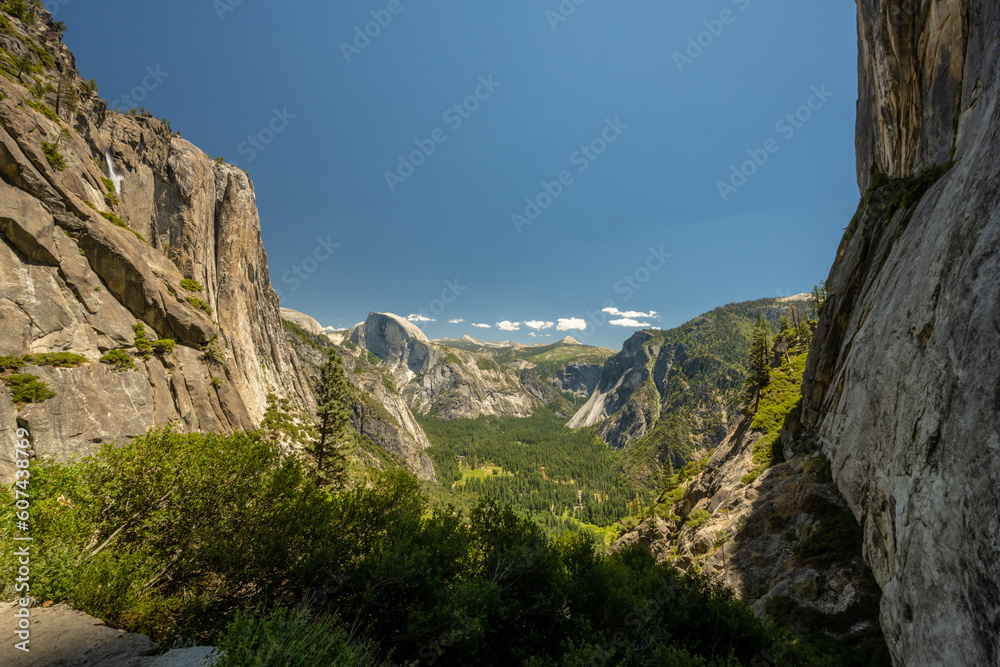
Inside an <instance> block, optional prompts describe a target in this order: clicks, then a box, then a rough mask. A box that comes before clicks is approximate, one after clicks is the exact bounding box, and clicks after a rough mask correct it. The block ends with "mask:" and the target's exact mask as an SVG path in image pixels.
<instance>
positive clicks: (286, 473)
mask: <svg viewBox="0 0 1000 667" xmlns="http://www.w3.org/2000/svg"><path fill="white" fill-rule="evenodd" d="M31 481H32V488H33V489H34V491H33V493H34V496H33V498H35V500H33V510H34V512H33V515H32V516H33V518H35V517H37V518H35V519H34V520H35V523H34V525H33V526H32V537H33V538H34V542H33V543H32V546H33V547H34V548H35V549H34V550H33V551H32V556H33V557H32V590H31V593H32V595H33V596H35V597H36V598H38V599H46V600H53V601H56V602H60V601H67V602H70V603H72V604H73V605H74V606H75V608H77V609H79V610H81V611H84V612H87V613H89V614H91V615H94V616H97V617H100V618H102V619H104V620H106V621H108V622H111V623H115V624H118V625H121V626H123V627H124V628H125V629H126V630H129V631H137V632H145V633H148V634H150V635H151V636H153V638H154V639H156V640H158V641H162V642H163V643H164V644H165V645H167V646H169V645H170V643H171V642H172V641H174V640H179V639H183V640H193V641H197V642H199V643H204V644H214V643H216V642H217V645H218V646H220V648H222V649H223V650H225V651H226V652H227V654H229V653H231V656H230V658H228V659H230V660H231V662H228V663H222V664H240V665H244V664H249V665H256V664H260V665H265V664H268V665H271V664H293V665H297V664H300V663H299V662H295V660H298V659H300V658H301V660H302V661H303V662H302V664H345V663H346V664H354V663H352V662H351V661H352V660H355V659H358V660H367V661H369V662H370V661H372V660H377V659H383V660H384V659H387V658H388V657H390V656H391V657H392V659H393V660H394V661H396V662H400V663H406V664H413V663H414V661H434V662H437V663H439V664H441V665H481V664H498V665H520V664H534V665H556V664H563V665H568V664H585V663H584V662H582V661H584V660H586V659H589V658H590V657H594V656H602V657H604V658H607V660H606V664H616V665H629V666H631V665H636V666H638V665H650V664H680V665H684V664H689V665H735V664H750V662H751V660H753V659H754V658H755V656H759V655H761V654H762V653H764V652H765V651H772V652H779V653H783V654H784V655H785V656H786V657H787V658H788V663H789V664H796V665H807V664H816V663H815V662H812V661H811V658H810V656H809V655H808V653H806V652H805V650H804V649H803V648H802V647H800V646H797V645H796V644H795V643H793V642H791V641H790V640H789V639H788V638H787V637H786V636H785V635H782V634H780V633H779V631H777V630H776V629H775V628H774V627H772V626H768V625H767V624H765V623H764V622H763V621H761V620H760V619H758V618H757V617H755V616H754V614H753V612H752V611H751V610H750V608H749V607H747V606H746V605H745V604H744V603H742V602H741V601H739V600H738V599H737V598H736V596H735V594H734V593H733V592H732V591H731V590H729V589H727V588H725V587H724V586H723V585H722V584H720V583H717V582H713V581H712V580H710V579H708V578H707V577H702V576H700V575H686V574H683V573H681V572H679V571H678V570H677V569H675V568H674V567H672V566H671V565H669V564H666V563H657V562H656V561H655V559H654V558H653V557H652V556H651V555H650V554H649V553H648V552H647V551H645V550H644V549H642V548H641V547H640V546H638V545H632V546H630V547H626V548H624V549H621V550H619V551H617V552H615V553H613V554H611V555H610V556H608V557H602V556H601V555H600V554H599V553H598V552H597V550H596V545H595V543H594V541H593V539H592V538H590V537H584V536H581V535H572V534H571V535H567V536H565V537H563V538H560V539H559V540H556V541H552V540H549V539H548V538H546V537H545V535H544V533H543V532H542V530H541V528H540V527H539V526H538V525H537V524H536V523H535V521H534V520H533V519H531V518H529V517H528V516H525V515H523V514H520V513H518V512H517V511H515V510H514V509H512V508H511V507H508V506H504V505H500V504H499V503H497V502H495V501H491V500H488V499H484V500H482V501H481V502H480V503H479V504H478V505H477V506H476V507H475V508H474V509H473V510H472V511H471V512H470V513H469V515H468V516H463V515H461V514H458V513H456V512H454V511H452V509H450V508H449V509H436V510H433V511H432V510H430V509H429V507H428V500H427V498H426V497H425V496H423V495H422V494H421V492H420V485H419V482H418V481H417V480H416V478H414V477H413V476H411V475H408V474H406V473H402V472H387V473H381V474H379V475H378V476H377V477H376V478H375V479H374V480H372V484H371V485H364V486H359V487H358V488H355V489H352V490H349V491H345V492H343V493H339V494H330V493H328V492H327V491H325V490H322V489H319V488H317V486H316V485H315V483H314V482H313V479H312V478H311V476H310V475H309V474H308V473H307V471H306V469H305V468H304V466H303V464H302V463H301V461H299V459H297V458H296V457H294V456H293V457H283V456H282V454H281V452H280V449H279V446H278V444H277V443H275V442H271V441H270V440H269V439H267V438H266V437H265V436H263V435H261V434H256V433H237V434H232V435H226V436H224V435H215V434H207V435H202V434H189V435H182V434H178V433H174V432H172V431H171V430H169V429H160V430H152V431H150V432H148V433H147V434H145V435H142V436H139V437H137V438H135V439H133V440H132V441H131V442H126V443H110V444H107V445H105V446H103V447H102V448H101V449H100V450H99V452H97V453H96V454H94V455H92V456H89V457H86V458H84V459H82V460H79V461H76V462H70V463H64V464H60V463H55V462H53V461H51V460H48V459H42V460H40V461H37V462H36V463H35V464H33V466H32V477H31ZM4 508H5V509H3V510H0V541H4V542H8V543H9V540H10V539H11V538H12V535H13V534H14V531H15V528H14V527H13V526H14V521H13V512H14V509H13V503H4ZM8 556H9V553H8ZM17 567H18V563H17V560H16V558H11V557H7V556H5V557H4V558H2V559H0V579H3V580H6V581H12V580H13V579H14V578H15V577H16V572H17ZM261 601H267V604H268V605H271V604H273V605H274V607H273V608H272V610H271V611H265V610H262V608H261V606H260V602H261ZM303 601H304V602H303ZM300 602H302V604H303V606H302V607H301V611H290V610H289V608H291V607H293V605H296V604H298V603H300ZM334 613H337V614H339V617H340V618H344V619H350V622H351V624H352V628H351V631H352V633H351V634H352V636H354V634H355V633H358V634H359V635H360V636H365V637H368V638H369V639H370V641H371V642H372V644H371V645H370V646H368V645H359V644H357V643H352V641H350V640H347V639H345V637H344V635H343V633H341V632H340V631H339V630H337V629H336V627H335V624H334V622H333V621H332V620H330V619H331V618H332V616H331V615H332V614H334ZM278 647H280V648H284V649H286V651H287V652H286V653H285V655H283V656H279V655H277V654H276V651H275V649H276V648H278ZM223 659H227V658H226V657H224V658H223ZM364 664H368V663H367V662H366V663H364Z"/></svg>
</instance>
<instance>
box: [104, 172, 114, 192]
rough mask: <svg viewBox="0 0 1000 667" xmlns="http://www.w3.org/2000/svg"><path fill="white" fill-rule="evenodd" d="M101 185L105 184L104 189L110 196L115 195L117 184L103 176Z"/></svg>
mask: <svg viewBox="0 0 1000 667" xmlns="http://www.w3.org/2000/svg"><path fill="white" fill-rule="evenodd" d="M101 183H104V189H105V190H106V191H107V192H108V194H114V193H115V182H114V181H112V180H111V179H110V178H105V177H104V176H101Z"/></svg>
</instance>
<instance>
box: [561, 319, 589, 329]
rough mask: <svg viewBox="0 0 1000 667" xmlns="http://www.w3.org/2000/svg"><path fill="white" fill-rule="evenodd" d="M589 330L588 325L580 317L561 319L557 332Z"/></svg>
mask: <svg viewBox="0 0 1000 667" xmlns="http://www.w3.org/2000/svg"><path fill="white" fill-rule="evenodd" d="M586 328H587V323H586V322H585V321H584V320H581V319H580V318H578V317H560V318H559V325H558V326H557V327H556V330H557V331H571V330H573V329H580V330H581V331H582V330H584V329H586Z"/></svg>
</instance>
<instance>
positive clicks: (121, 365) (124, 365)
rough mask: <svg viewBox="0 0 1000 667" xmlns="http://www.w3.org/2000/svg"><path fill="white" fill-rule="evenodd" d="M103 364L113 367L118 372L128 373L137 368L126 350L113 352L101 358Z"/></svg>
mask: <svg viewBox="0 0 1000 667" xmlns="http://www.w3.org/2000/svg"><path fill="white" fill-rule="evenodd" d="M101 363H102V364H107V365H109V366H111V367H112V368H113V369H115V370H116V371H127V370H130V369H132V368H135V362H133V361H132V357H130V356H129V354H128V352H126V351H125V350H111V351H110V352H108V353H107V354H105V355H104V356H103V357H101Z"/></svg>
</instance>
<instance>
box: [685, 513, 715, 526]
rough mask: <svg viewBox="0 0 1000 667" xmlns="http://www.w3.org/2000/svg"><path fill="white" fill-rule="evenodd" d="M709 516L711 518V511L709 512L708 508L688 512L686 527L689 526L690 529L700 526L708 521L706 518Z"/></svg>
mask: <svg viewBox="0 0 1000 667" xmlns="http://www.w3.org/2000/svg"><path fill="white" fill-rule="evenodd" d="M711 518H712V513H711V512H709V511H708V510H704V509H701V508H698V509H696V510H693V511H692V512H691V513H690V514H688V518H687V527H688V528H690V529H691V530H695V529H697V528H701V527H702V526H704V525H705V524H706V523H708V520H709V519H711Z"/></svg>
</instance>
